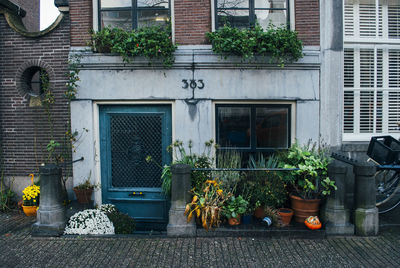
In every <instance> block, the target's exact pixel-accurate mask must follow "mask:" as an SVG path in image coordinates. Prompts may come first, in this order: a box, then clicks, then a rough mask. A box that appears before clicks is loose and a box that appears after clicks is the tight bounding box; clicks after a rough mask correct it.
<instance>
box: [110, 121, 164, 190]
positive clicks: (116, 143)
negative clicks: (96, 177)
mask: <svg viewBox="0 0 400 268" xmlns="http://www.w3.org/2000/svg"><path fill="white" fill-rule="evenodd" d="M110 124H111V125H110V129H111V172H112V185H113V187H129V188H130V187H161V180H160V177H161V169H160V168H159V167H157V166H156V165H155V164H154V163H147V162H146V156H148V155H150V156H151V157H152V158H153V159H154V161H156V162H157V163H159V164H161V163H162V117H161V115H154V114H152V115H148V114H123V115H111V118H110Z"/></svg>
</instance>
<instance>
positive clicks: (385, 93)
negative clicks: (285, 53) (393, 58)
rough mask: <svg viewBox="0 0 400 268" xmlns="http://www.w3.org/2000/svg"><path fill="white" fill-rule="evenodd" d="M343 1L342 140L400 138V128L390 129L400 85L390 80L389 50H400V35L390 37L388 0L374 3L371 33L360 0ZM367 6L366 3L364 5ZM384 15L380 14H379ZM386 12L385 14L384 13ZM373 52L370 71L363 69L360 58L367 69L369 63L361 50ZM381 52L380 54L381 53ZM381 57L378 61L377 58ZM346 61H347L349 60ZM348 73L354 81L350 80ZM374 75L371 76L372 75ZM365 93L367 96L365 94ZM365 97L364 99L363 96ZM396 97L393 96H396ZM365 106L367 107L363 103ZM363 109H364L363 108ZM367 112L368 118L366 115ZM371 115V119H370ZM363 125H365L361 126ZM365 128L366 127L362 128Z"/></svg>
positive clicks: (390, 51) (391, 51)
mask: <svg viewBox="0 0 400 268" xmlns="http://www.w3.org/2000/svg"><path fill="white" fill-rule="evenodd" d="M349 2H352V3H347V1H344V2H343V4H344V9H343V44H344V49H343V59H344V65H343V70H342V72H343V76H344V78H345V79H344V83H343V90H342V94H343V95H342V98H343V108H342V109H343V110H342V112H343V115H342V120H343V128H342V140H343V141H369V140H370V138H371V136H376V135H380V136H382V135H391V136H393V137H395V138H399V137H400V131H398V130H394V129H393V128H391V126H390V125H389V124H390V120H391V118H390V116H393V114H391V113H392V112H393V111H396V108H397V107H394V108H392V110H390V94H393V93H396V92H398V91H399V89H400V88H399V87H392V86H390V85H389V81H390V70H389V68H390V53H393V52H394V51H395V50H400V38H390V36H389V30H390V28H389V17H388V15H389V13H388V10H389V6H390V4H389V2H386V1H382V3H381V2H380V1H379V0H376V1H371V2H374V3H373V4H370V5H373V9H374V11H375V12H374V13H373V14H372V13H371V15H370V16H371V17H372V18H375V24H374V25H373V28H371V29H372V32H371V33H368V32H367V33H365V32H363V31H362V30H363V29H364V30H365V28H366V25H367V22H364V24H362V22H361V21H360V16H361V14H366V13H365V12H366V11H364V13H361V12H360V5H361V3H360V1H359V0H356V1H349ZM363 5H364V6H365V5H367V4H363ZM380 14H381V16H379V15H380ZM385 15H386V16H385ZM368 51H371V53H372V54H371V55H372V57H371V61H370V66H371V67H372V68H371V69H370V70H369V71H370V74H369V73H367V72H362V70H361V68H362V66H361V61H363V66H364V69H366V66H368V65H367V64H368V63H369V62H366V60H365V59H366V56H365V55H366V54H364V58H362V52H364V53H366V52H368ZM379 53H380V54H379ZM378 55H380V56H378ZM378 58H379V60H378ZM346 60H347V61H346ZM346 75H348V76H349V77H352V79H353V80H350V82H348V81H347V80H346ZM368 75H370V77H371V79H370V81H368V79H367V78H365V80H362V77H363V76H368ZM371 75H372V76H371ZM368 82H370V83H371V86H366V85H362V83H368ZM368 93H369V94H373V96H372V95H371V96H372V97H371V98H370V103H368V102H367V101H366V99H367V97H364V96H367V94H368ZM363 94H364V95H363ZM363 97H364V98H365V99H363ZM393 98H394V97H393ZM368 104H369V105H370V107H371V108H370V110H371V111H372V112H370V113H369V114H368V113H367V112H366V111H367V110H366V108H365V107H367V105H368ZM362 105H364V106H362ZM362 109H363V110H362ZM366 114H368V117H367V116H366ZM366 118H367V119H368V118H369V119H370V121H368V122H367V119H366ZM365 122H367V123H368V124H369V127H370V128H371V129H372V130H371V131H366V130H365V128H366V127H365V124H366V123H365ZM362 124H364V125H362ZM362 127H364V129H362Z"/></svg>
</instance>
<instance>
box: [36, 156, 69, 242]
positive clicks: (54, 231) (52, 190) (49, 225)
mask: <svg viewBox="0 0 400 268" xmlns="http://www.w3.org/2000/svg"><path fill="white" fill-rule="evenodd" d="M39 172H40V203H39V210H38V213H37V222H36V223H34V224H33V226H32V235H33V236H60V235H61V234H62V233H63V232H64V228H65V208H64V206H63V204H62V202H63V197H64V195H63V191H62V185H61V176H62V171H61V168H60V167H58V166H57V165H55V164H48V165H45V166H41V167H40V168H39Z"/></svg>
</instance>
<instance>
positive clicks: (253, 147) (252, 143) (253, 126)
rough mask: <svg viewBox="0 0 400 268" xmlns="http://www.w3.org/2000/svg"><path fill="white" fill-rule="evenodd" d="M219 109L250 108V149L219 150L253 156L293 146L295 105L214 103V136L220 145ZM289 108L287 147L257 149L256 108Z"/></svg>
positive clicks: (221, 148)
mask: <svg viewBox="0 0 400 268" xmlns="http://www.w3.org/2000/svg"><path fill="white" fill-rule="evenodd" d="M219 107H246V108H250V133H251V134H250V148H248V147H247V148H244V147H222V146H220V147H219V148H218V150H224V151H227V150H236V151H238V152H243V153H253V154H257V153H272V152H275V151H277V150H287V149H288V148H290V146H291V144H292V135H293V133H292V131H293V129H292V128H293V127H294V126H292V120H293V119H292V117H293V109H294V107H293V104H292V103H287V102H285V103H231V102H229V103H226V102H216V103H214V118H215V122H214V127H215V131H214V135H215V141H216V143H217V144H219V135H218V131H219V126H218V108H219ZM268 107H270V108H287V110H288V112H287V116H288V120H287V135H288V137H287V138H288V139H287V145H288V146H287V147H286V148H284V147H275V148H272V147H265V148H257V138H256V135H255V133H256V108H268Z"/></svg>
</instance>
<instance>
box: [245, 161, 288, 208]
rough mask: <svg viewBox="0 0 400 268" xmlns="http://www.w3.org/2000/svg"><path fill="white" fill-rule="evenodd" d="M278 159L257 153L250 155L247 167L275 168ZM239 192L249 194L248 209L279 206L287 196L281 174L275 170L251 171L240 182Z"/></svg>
mask: <svg viewBox="0 0 400 268" xmlns="http://www.w3.org/2000/svg"><path fill="white" fill-rule="evenodd" d="M278 164H279V162H278V159H277V157H275V156H274V155H271V156H269V157H268V158H266V157H264V156H263V155H262V154H259V155H258V156H257V158H254V157H253V156H250V158H249V162H248V167H249V168H277V167H278ZM240 193H241V194H243V196H246V195H247V196H249V197H248V199H247V200H248V201H249V209H250V210H254V209H255V208H257V207H271V208H279V207H280V206H282V205H283V204H284V203H285V202H286V200H287V196H288V192H287V190H286V185H285V181H284V180H283V178H282V176H281V174H280V173H279V172H276V171H253V172H249V173H247V176H246V177H245V178H244V180H242V181H241V183H240Z"/></svg>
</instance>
